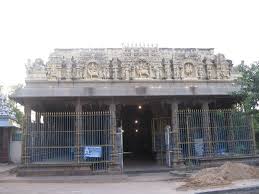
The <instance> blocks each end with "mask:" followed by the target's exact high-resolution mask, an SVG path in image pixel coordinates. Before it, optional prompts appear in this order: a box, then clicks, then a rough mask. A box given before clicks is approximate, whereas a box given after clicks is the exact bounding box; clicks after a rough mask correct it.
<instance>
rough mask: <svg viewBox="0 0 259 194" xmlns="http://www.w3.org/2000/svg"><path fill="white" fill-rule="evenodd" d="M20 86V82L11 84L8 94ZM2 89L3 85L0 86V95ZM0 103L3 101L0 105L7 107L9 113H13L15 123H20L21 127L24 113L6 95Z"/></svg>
mask: <svg viewBox="0 0 259 194" xmlns="http://www.w3.org/2000/svg"><path fill="white" fill-rule="evenodd" d="M21 87H22V85H21V84H18V85H15V86H12V87H11V88H10V92H9V94H8V96H10V95H12V94H14V93H15V92H16V91H17V90H18V89H20V88H21ZM2 89H3V86H0V95H2V96H4V95H3V93H2ZM1 103H4V104H2V107H3V106H5V107H6V108H7V109H8V112H9V115H14V117H15V119H16V121H17V123H18V124H20V125H21V127H22V124H23V117H24V114H23V112H22V111H21V110H20V109H19V107H18V106H17V103H16V102H15V101H13V100H11V99H10V98H8V97H5V100H4V101H3V102H1Z"/></svg>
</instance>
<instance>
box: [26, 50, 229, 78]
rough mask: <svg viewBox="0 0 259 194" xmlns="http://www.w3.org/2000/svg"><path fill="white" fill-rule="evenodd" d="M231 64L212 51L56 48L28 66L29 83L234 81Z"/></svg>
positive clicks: (221, 55)
mask: <svg viewBox="0 0 259 194" xmlns="http://www.w3.org/2000/svg"><path fill="white" fill-rule="evenodd" d="M232 66H233V64H232V62H231V61H230V60H227V59H226V58H225V56H224V55H223V54H217V55H215V54H214V53H213V49H172V48H158V47H123V48H118V49H56V50H55V51H54V52H53V53H52V54H51V55H50V57H49V60H48V62H47V63H46V64H45V63H44V62H43V60H41V59H36V60H35V61H34V62H33V63H32V62H31V61H28V63H27V64H26V72H27V80H49V81H55V80H56V81H57V80H171V79H174V80H183V79H193V80H195V79H198V80H204V79H208V80H210V79H231V70H232Z"/></svg>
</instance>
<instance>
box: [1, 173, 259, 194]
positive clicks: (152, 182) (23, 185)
mask: <svg viewBox="0 0 259 194" xmlns="http://www.w3.org/2000/svg"><path fill="white" fill-rule="evenodd" d="M90 177H91V176H90ZM115 177H116V176H115ZM124 177H125V176H124ZM169 177H170V176H168V175H166V174H164V173H161V174H160V173H157V174H142V175H137V176H133V175H131V176H130V177H128V178H123V179H122V180H119V176H117V177H116V182H106V181H107V179H106V178H105V177H104V178H101V177H99V178H98V177H92V178H85V177H81V178H80V177H63V179H61V177H55V178H54V177H45V178H44V179H41V178H40V177H34V178H31V179H18V180H17V179H15V178H14V179H13V180H10V182H0V194H103V193H105V194H144V193H148V194H184V193H185V194H193V193H198V192H201V191H209V190H220V189H230V188H240V187H250V186H259V181H258V180H245V181H238V182H235V183H234V184H232V185H229V186H225V187H222V188H207V189H202V190H187V191H179V190H177V187H179V186H180V185H182V184H183V183H182V182H179V180H178V181H177V180H172V179H168V178H169ZM70 179H71V180H73V182H69V180H70ZM6 180H7V179H6ZM32 180H34V182H33V181H32ZM58 180H62V181H63V182H62V181H61V182H58ZM85 180H87V181H86V182H85ZM89 180H90V181H89ZM96 180H99V183H95V182H94V181H96ZM51 181H52V182H51ZM75 181H77V182H78V183H75Z"/></svg>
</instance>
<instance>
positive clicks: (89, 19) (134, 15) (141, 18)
mask: <svg viewBox="0 0 259 194" xmlns="http://www.w3.org/2000/svg"><path fill="white" fill-rule="evenodd" d="M258 7H259V1H258V0H242V1H241V0H92V1H88V0H70V1H68V0H16V1H15V0H0V60H1V61H0V84H2V85H5V86H9V85H15V84H19V83H24V79H25V63H26V62H27V59H32V60H34V59H35V58H42V59H44V61H46V60H47V58H48V55H49V54H50V53H51V52H52V51H53V50H54V49H55V48H89V47H90V48H91V47H101V48H103V47H104V48H105V47H109V48H113V47H117V48H118V47H121V45H122V43H146V44H147V43H149V44H158V47H170V48H186V47H187V48H188V47H189V48H195V47H199V48H215V52H216V53H218V52H220V53H224V54H225V56H226V57H227V58H228V59H231V60H232V61H233V63H234V64H235V65H237V64H240V61H241V60H245V62H246V63H247V64H250V63H252V62H254V61H256V60H259V14H258Z"/></svg>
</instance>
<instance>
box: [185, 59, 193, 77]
mask: <svg viewBox="0 0 259 194" xmlns="http://www.w3.org/2000/svg"><path fill="white" fill-rule="evenodd" d="M193 69H194V66H193V64H192V63H189V62H188V63H185V64H184V73H185V75H186V76H187V77H192V75H193Z"/></svg>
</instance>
